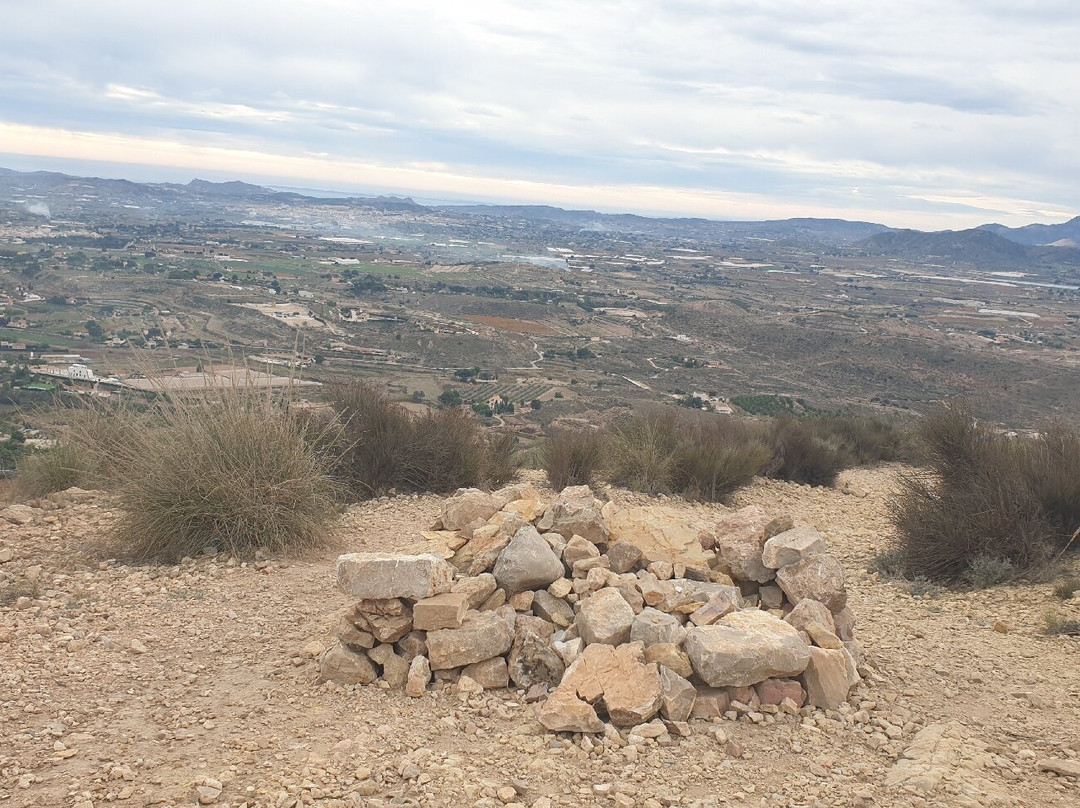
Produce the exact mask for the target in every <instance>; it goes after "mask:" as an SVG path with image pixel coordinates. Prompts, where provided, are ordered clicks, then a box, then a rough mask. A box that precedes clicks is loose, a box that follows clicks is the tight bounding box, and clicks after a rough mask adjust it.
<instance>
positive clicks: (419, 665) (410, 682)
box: [405, 656, 431, 699]
mask: <svg viewBox="0 0 1080 808" xmlns="http://www.w3.org/2000/svg"><path fill="white" fill-rule="evenodd" d="M430 681H431V665H430V664H429V663H428V659H427V657H425V656H415V657H413V660H412V662H410V663H409V674H408V676H407V677H406V678H405V695H406V696H411V697H412V698H414V699H418V698H420V697H421V696H423V695H424V693H426V692H427V686H428V682H430Z"/></svg>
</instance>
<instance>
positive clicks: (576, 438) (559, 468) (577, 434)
mask: <svg viewBox="0 0 1080 808" xmlns="http://www.w3.org/2000/svg"><path fill="white" fill-rule="evenodd" d="M603 460H604V435H603V433H601V432H600V430H598V429H567V430H562V431H559V432H555V433H554V434H552V435H551V436H549V437H548V439H547V440H546V441H545V442H544V445H543V447H542V448H541V450H540V466H541V468H543V470H544V472H545V473H546V474H547V479H548V484H549V485H551V487H552V488H554V489H555V490H556V491H562V490H563V489H564V488H566V487H567V486H570V485H592V484H593V481H594V480H595V478H596V473H597V471H598V469H599V468H600V467H601V464H602V463H603Z"/></svg>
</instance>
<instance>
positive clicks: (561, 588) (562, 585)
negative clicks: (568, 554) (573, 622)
mask: <svg viewBox="0 0 1080 808" xmlns="http://www.w3.org/2000/svg"><path fill="white" fill-rule="evenodd" d="M573 586H574V584H573V582H572V581H571V580H570V579H569V578H559V579H558V580H557V581H552V583H551V586H549V587H548V588H547V591H548V594H549V595H551V596H552V597H553V598H560V599H561V598H565V597H566V596H567V595H569V594H570V590H571V589H572V588H573Z"/></svg>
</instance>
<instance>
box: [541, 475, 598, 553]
mask: <svg viewBox="0 0 1080 808" xmlns="http://www.w3.org/2000/svg"><path fill="white" fill-rule="evenodd" d="M602 508H603V504H602V503H601V502H600V500H598V499H597V498H596V497H595V496H593V492H592V489H591V488H589V486H587V485H578V486H571V487H569V488H564V489H563V490H562V493H560V494H559V496H557V497H556V498H555V501H554V502H552V503H551V506H550V507H549V508H548V509H547V511H545V513H544V516H543V518H542V519H541V520H540V522H539V523H538V524H537V528H538V529H540V530H541V531H548V530H550V531H552V532H554V533H558V534H560V535H561V536H563V537H564V538H566V539H569V538H570V537H571V536H574V535H578V536H581V537H582V538H584V539H588V540H589V541H591V542H592V543H593V544H598V545H601V546H604V545H606V544H607V543H608V538H609V533H608V527H607V525H606V524H605V523H604V520H603V518H602V517H601V515H600V511H601V509H602Z"/></svg>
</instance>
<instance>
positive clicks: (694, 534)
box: [605, 505, 709, 567]
mask: <svg viewBox="0 0 1080 808" xmlns="http://www.w3.org/2000/svg"><path fill="white" fill-rule="evenodd" d="M605 515H606V521H607V525H608V530H609V531H610V533H611V542H612V543H613V544H614V543H615V542H626V543H628V544H632V545H634V546H635V547H637V548H638V549H639V550H640V551H641V558H642V560H643V561H644V562H645V563H647V564H650V563H652V562H654V561H670V562H671V563H675V562H678V563H681V564H685V565H686V566H688V567H707V566H708V559H709V557H708V556H707V555H706V554H705V550H704V549H703V548H702V546H701V537H702V535H703V534H709V530H708V528H707V527H706V525H705V524H704V523H703V522H697V523H688V522H687V519H686V514H684V513H681V512H679V511H676V510H674V509H672V508H665V507H663V506H659V505H657V506H647V507H639V508H623V509H620V510H609V511H608V512H607V513H606V514H605Z"/></svg>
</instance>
